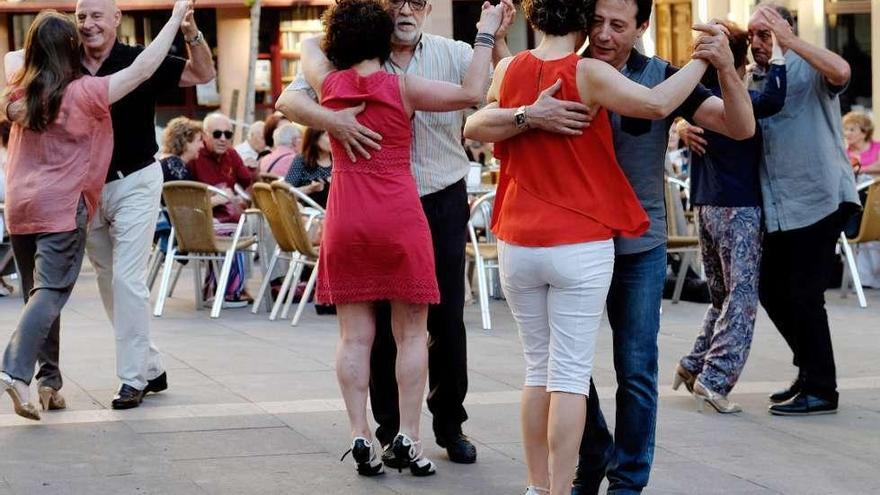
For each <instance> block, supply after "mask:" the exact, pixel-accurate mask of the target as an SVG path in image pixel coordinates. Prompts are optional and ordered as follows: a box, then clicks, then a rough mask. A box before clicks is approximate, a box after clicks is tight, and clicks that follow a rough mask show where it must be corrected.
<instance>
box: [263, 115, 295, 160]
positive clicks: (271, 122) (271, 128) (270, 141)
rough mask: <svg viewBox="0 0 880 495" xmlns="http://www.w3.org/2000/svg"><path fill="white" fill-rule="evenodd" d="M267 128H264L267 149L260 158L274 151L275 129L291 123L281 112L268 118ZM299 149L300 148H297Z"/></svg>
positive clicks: (266, 121)
mask: <svg viewBox="0 0 880 495" xmlns="http://www.w3.org/2000/svg"><path fill="white" fill-rule="evenodd" d="M264 122H265V127H264V128H263V140H265V141H266V149H265V150H263V152H262V153H260V157H261V158H262V157H264V156H266V155H268V154H269V152H270V151H272V148H274V147H275V138H274V137H273V134H274V133H275V129H277V128H279V127H281V125H283V124H289V123H290V121H289V120H287V117H285V116H284V114H282V113H281V112H275V113H273V114H272V115H270V116H268V117H266V120H265V121H264ZM297 149H299V147H297Z"/></svg>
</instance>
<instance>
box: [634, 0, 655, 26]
mask: <svg viewBox="0 0 880 495" xmlns="http://www.w3.org/2000/svg"><path fill="white" fill-rule="evenodd" d="M634 1H635V3H636V9H637V10H636V26H641V25H642V24H644V23H646V22H648V19H650V18H651V9H652V8H653V7H654V0H634Z"/></svg>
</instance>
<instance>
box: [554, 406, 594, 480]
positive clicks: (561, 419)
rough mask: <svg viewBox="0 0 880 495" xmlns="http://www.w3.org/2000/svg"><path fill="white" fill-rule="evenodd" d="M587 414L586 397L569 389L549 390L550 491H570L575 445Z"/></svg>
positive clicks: (578, 440)
mask: <svg viewBox="0 0 880 495" xmlns="http://www.w3.org/2000/svg"><path fill="white" fill-rule="evenodd" d="M586 417H587V401H586V397H585V396H583V395H581V394H571V393H568V392H552V393H550V414H549V422H548V430H549V431H548V438H549V444H550V493H551V494H552V495H569V494H570V493H571V482H572V480H573V479H574V470H575V468H576V467H577V459H578V448H579V447H580V443H581V436H582V435H583V433H584V420H585V419H586Z"/></svg>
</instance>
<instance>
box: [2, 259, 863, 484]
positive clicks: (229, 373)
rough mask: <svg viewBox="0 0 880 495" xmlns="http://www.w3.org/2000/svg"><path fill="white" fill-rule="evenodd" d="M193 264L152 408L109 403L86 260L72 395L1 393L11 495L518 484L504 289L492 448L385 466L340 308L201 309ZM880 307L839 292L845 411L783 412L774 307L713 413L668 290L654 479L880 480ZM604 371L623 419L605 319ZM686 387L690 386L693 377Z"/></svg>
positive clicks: (67, 361)
mask: <svg viewBox="0 0 880 495" xmlns="http://www.w3.org/2000/svg"><path fill="white" fill-rule="evenodd" d="M191 294H192V288H191V276H190V275H189V274H185V275H184V277H183V278H182V279H181V283H180V287H179V288H178V290H177V293H176V294H175V297H174V298H172V299H171V300H170V301H169V304H168V306H167V308H166V312H165V316H163V317H162V318H156V319H154V320H153V326H152V328H153V338H154V340H155V342H156V344H157V345H158V346H159V347H160V348H161V349H162V351H163V352H164V354H165V358H166V365H167V368H168V376H169V383H170V388H169V389H168V390H167V391H166V392H164V393H162V394H159V395H151V396H148V397H147V399H146V400H145V401H144V403H143V405H142V406H141V407H140V408H139V409H135V410H131V411H112V410H110V409H109V406H110V399H111V397H112V396H113V393H114V389H115V388H116V387H117V386H118V383H117V380H116V376H115V371H114V347H113V333H112V329H111V327H110V324H109V323H108V320H107V318H106V316H105V315H104V311H103V308H102V307H101V304H100V301H99V298H98V295H97V289H96V285H95V277H94V273H93V272H92V271H91V270H90V269H89V268H88V267H87V268H86V269H85V270H84V272H83V275H82V276H81V278H80V282H79V285H78V287H77V289H76V291H75V293H74V295H73V297H72V299H71V302H70V304H68V306H67V308H66V309H65V312H64V316H63V331H62V341H63V342H62V370H63V371H64V378H65V385H64V394H65V396H66V397H67V401H68V404H69V406H70V408H69V409H68V410H67V411H59V412H51V413H45V414H44V415H43V421H42V422H40V423H35V422H31V421H28V420H25V419H22V418H19V417H18V416H15V415H14V414H13V413H12V407H11V404H10V402H9V401H8V399H7V398H6V397H3V398H2V400H0V495H6V494H28V495H35V494H73V493H76V494H90V495H92V494H148V493H150V494H152V493H155V494H190V493H193V494H195V493H207V494H270V493H279V494H281V493H284V494H314V493H317V494H328V495H329V494H426V495H427V494H487V495H502V494H508V495H512V494H520V493H522V490H523V484H524V476H525V466H524V464H523V454H522V445H521V442H520V433H519V425H518V417H519V393H518V390H519V387H520V385H521V382H522V377H523V362H522V357H521V353H520V345H519V341H518V339H517V335H516V329H515V326H514V323H513V321H512V319H511V317H510V313H509V311H508V310H507V305H506V303H505V302H504V301H494V302H493V303H492V306H491V310H492V316H493V318H494V320H493V321H494V327H495V328H494V330H492V331H491V332H489V333H485V332H483V331H482V330H481V329H480V323H479V311H478V308H477V306H468V307H467V308H466V323H467V326H468V329H469V337H468V345H469V369H470V392H469V394H468V400H467V409H468V413H469V415H470V420H469V421H468V422H467V423H465V431H466V433H467V434H468V435H469V436H470V437H471V439H472V440H473V441H474V442H475V444H476V445H477V449H478V456H479V457H478V461H477V463H476V464H475V465H470V466H461V465H455V464H452V463H450V462H449V461H448V460H447V459H446V458H445V452H444V451H443V450H442V449H440V448H439V447H437V446H436V445H434V444H433V442H431V441H430V440H432V437H431V434H430V417H429V416H428V413H427V411H426V412H425V416H424V422H423V432H425V435H424V436H425V439H426V446H427V454H428V455H429V456H430V457H432V458H433V459H435V460H436V461H437V463H438V474H437V476H434V477H432V478H424V479H416V478H413V477H412V476H410V475H409V474H408V473H406V472H405V473H403V474H398V473H397V472H389V473H387V474H386V475H385V476H383V477H380V478H378V479H364V478H360V477H358V476H357V475H356V474H355V471H354V468H353V464H352V461H351V459H350V458H348V459H347V460H346V462H339V457H340V456H341V455H342V453H343V452H344V451H345V450H346V449H347V447H348V443H349V433H348V425H347V419H346V415H345V412H344V408H343V405H342V401H341V399H340V394H339V390H338V388H337V385H336V378H335V374H334V370H333V356H334V347H335V344H336V335H337V330H336V321H335V318H334V317H332V316H317V315H316V314H315V312H314V310H313V309H312V308H309V309H308V310H307V311H306V313H305V316H304V318H303V320H302V322H301V324H300V326H298V327H296V328H292V327H290V325H289V321H274V322H270V321H268V316H267V315H266V314H264V313H261V314H260V315H252V314H251V313H250V312H249V311H248V310H243V309H234V310H224V311H223V313H222V316H221V318H220V319H217V320H211V319H210V318H209V317H208V314H207V311H204V310H203V311H198V312H196V311H194V305H193V300H192V295H191ZM868 299H869V304H870V306H869V307H868V309H859V308H858V305H857V303H856V300H855V298H854V297H850V298H848V299H841V298H840V297H839V292H838V291H830V292H829V293H828V301H829V304H828V306H829V308H828V309H829V314H830V319H831V324H832V331H833V335H834V346H835V351H836V356H837V366H838V378H839V385H840V391H841V397H840V412H839V413H838V414H836V415H829V416H818V417H811V418H777V417H771V416H770V415H768V414H767V412H766V407H767V403H766V396H767V393H768V392H771V391H774V390H776V389H778V388H780V386H782V385H785V384H786V383H787V382H788V381H790V379H791V378H792V377H793V375H794V370H793V368H792V366H791V365H790V363H789V362H790V354H789V352H788V349H787V348H786V347H785V345H784V343H783V341H782V339H781V338H780V336H779V335H778V334H777V333H776V330H775V329H774V328H773V327H772V325H771V324H770V322H769V320H768V318H767V316H766V314H764V313H763V312H761V313H760V315H759V318H758V324H757V328H756V332H755V342H754V345H753V347H752V353H751V357H750V359H749V362H748V365H747V367H746V370H745V373H744V374H743V376H742V379H741V381H740V383H739V385H738V386H737V388H736V389H735V390H734V393H733V394H732V395H731V398H732V399H733V400H736V401H738V402H740V403H741V404H742V405H743V408H744V411H743V412H742V413H739V414H736V415H729V416H722V415H719V414H715V413H714V412H708V411H707V412H705V413H702V414H701V413H698V412H696V411H695V408H694V403H693V401H692V400H691V398H690V397H689V396H688V395H687V394H686V393H683V392H673V391H672V390H671V388H670V384H671V379H672V374H673V370H674V367H675V363H676V362H677V360H678V358H679V357H680V356H681V354H682V353H684V352H685V351H686V350H687V349H688V347H689V345H690V344H691V342H692V338H693V336H694V335H695V332H696V331H697V328H698V325H699V322H700V319H701V317H702V314H703V311H704V310H705V306H704V305H700V304H692V303H681V304H677V305H672V304H669V302H668V301H664V305H663V317H662V325H661V329H660V339H659V341H660V411H659V418H658V425H657V449H656V455H655V462H654V469H653V472H652V475H651V483H650V485H649V488H648V489H647V490H646V492H645V493H653V494H673V493H675V494H722V493H724V494H754V495H758V494H778V493H785V494H797V495H803V494H832V493H847V494H870V493H880V293H878V291H869V293H868ZM20 306H21V299H20V298H17V297H15V298H2V299H0V342H2V343H3V344H4V345H5V343H6V342H7V340H8V337H9V334H10V332H11V331H12V329H13V326H14V324H15V322H16V321H17V318H18V314H19V311H20ZM594 376H595V378H596V381H597V385H598V386H599V395H600V396H601V398H602V404H603V408H604V410H605V413H606V417H607V418H608V419H609V421H610V422H611V423H613V419H614V402H613V396H614V384H615V379H614V373H613V366H612V356H611V338H610V329H609V327H608V325H607V323H606V324H603V326H602V331H601V337H600V339H599V345H598V349H597V354H596V366H595V371H594ZM682 390H683V389H682Z"/></svg>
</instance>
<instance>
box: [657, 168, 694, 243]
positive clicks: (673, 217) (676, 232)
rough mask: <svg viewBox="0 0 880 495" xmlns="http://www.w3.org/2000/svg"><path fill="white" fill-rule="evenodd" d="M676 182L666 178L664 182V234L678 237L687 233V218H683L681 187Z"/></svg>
mask: <svg viewBox="0 0 880 495" xmlns="http://www.w3.org/2000/svg"><path fill="white" fill-rule="evenodd" d="M676 182H680V181H677V180H670V178H669V177H667V178H666V181H665V184H664V195H663V196H664V200H665V202H666V235H667V236H669V237H680V236H686V235H688V231H687V227H688V226H687V220H685V218H684V206H683V205H682V204H681V187H680V186H679V184H677V183H676Z"/></svg>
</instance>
